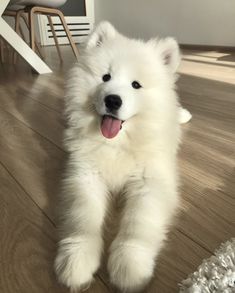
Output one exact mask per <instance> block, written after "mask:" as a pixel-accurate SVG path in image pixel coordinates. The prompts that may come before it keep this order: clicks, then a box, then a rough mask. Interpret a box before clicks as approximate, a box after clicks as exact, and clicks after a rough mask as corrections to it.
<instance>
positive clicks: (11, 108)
mask: <svg viewBox="0 0 235 293" xmlns="http://www.w3.org/2000/svg"><path fill="white" fill-rule="evenodd" d="M36 82H37V81H35V83H36ZM19 84H20V85H21V86H22V84H21V83H17V85H12V86H11V87H4V88H2V89H1V94H0V107H1V108H3V109H4V110H6V111H7V112H9V113H11V114H12V115H13V116H14V117H16V118H17V119H18V120H20V121H21V122H23V123H24V124H26V125H27V126H28V127H30V128H32V129H33V130H35V131H36V132H38V133H40V134H41V135H42V136H44V137H46V138H47V139H48V140H49V141H51V142H53V143H54V144H56V145H57V146H59V147H60V148H63V146H62V134H63V130H64V125H65V122H64V121H63V119H62V115H61V114H59V113H58V112H56V111H53V110H51V109H50V108H48V107H45V106H44V105H43V104H41V103H39V102H37V101H36V100H35V99H31V98H30V97H31V96H33V95H34V94H35V93H34V94H33V93H32V89H31V88H30V87H27V88H24V87H23V88H21V89H20V88H19ZM41 86H43V85H41ZM47 98H49V99H50V96H49V97H48V96H47ZM61 109H62V106H61ZM49 125H50V127H48V126H49Z"/></svg>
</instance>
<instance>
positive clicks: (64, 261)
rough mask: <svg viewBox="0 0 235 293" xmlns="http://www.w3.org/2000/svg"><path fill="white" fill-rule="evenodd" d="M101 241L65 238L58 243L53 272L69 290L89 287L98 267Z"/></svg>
mask: <svg viewBox="0 0 235 293" xmlns="http://www.w3.org/2000/svg"><path fill="white" fill-rule="evenodd" d="M101 245H102V241H101V239H97V238H95V239H94V238H92V239H88V240H87V239H78V238H66V239H64V240H62V241H60V243H59V249H58V253H57V256H56V259H55V271H56V274H57V277H58V280H59V282H61V283H62V284H64V285H66V286H67V287H69V288H70V289H71V290H74V291H76V290H79V289H84V288H85V287H89V285H90V283H91V282H92V279H93V275H94V273H95V272H96V271H97V269H98V268H99V265H100V255H101Z"/></svg>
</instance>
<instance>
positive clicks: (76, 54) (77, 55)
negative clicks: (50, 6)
mask: <svg viewBox="0 0 235 293" xmlns="http://www.w3.org/2000/svg"><path fill="white" fill-rule="evenodd" d="M58 16H59V18H60V21H61V23H62V25H63V27H64V30H65V33H66V35H67V38H68V40H69V43H70V46H71V47H72V50H73V53H74V55H75V57H76V58H77V59H78V57H79V53H78V49H77V47H76V45H75V43H74V41H73V39H72V36H71V33H70V31H69V28H68V26H67V23H66V21H65V19H64V15H63V13H62V12H61V11H59V10H58Z"/></svg>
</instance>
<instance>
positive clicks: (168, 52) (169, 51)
mask: <svg viewBox="0 0 235 293" xmlns="http://www.w3.org/2000/svg"><path fill="white" fill-rule="evenodd" d="M155 42H156V43H157V44H156V46H157V50H158V52H159V53H160V57H161V58H162V60H163V62H164V64H165V65H166V66H167V67H168V69H169V71H170V72H171V73H175V72H176V70H177V68H178V66H179V64H180V59H181V55H180V50H179V45H178V43H177V42H176V40H175V39H173V38H166V39H161V40H157V41H156V40H155Z"/></svg>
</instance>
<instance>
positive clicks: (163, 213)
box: [108, 178, 178, 292]
mask: <svg viewBox="0 0 235 293" xmlns="http://www.w3.org/2000/svg"><path fill="white" fill-rule="evenodd" d="M125 194H126V197H127V202H126V206H125V208H124V213H123V217H122V220H121V226H120V231H119V233H118V235H117V237H116V239H115V240H114V242H113V243H112V245H111V248H110V257H109V261H108V270H109V274H110V278H111V282H112V283H113V284H114V285H116V286H117V287H119V288H120V289H121V291H122V292H126V291H129V290H130V291H135V290H139V289H142V287H143V286H144V285H145V284H146V282H147V281H149V279H150V278H151V276H152V274H153V270H154V265H155V258H156V256H157V254H158V252H159V250H160V249H161V247H162V244H163V240H164V239H165V235H166V231H167V226H168V224H169V221H170V218H171V216H172V212H173V210H174V209H175V208H176V206H177V204H178V198H177V195H176V192H174V191H171V194H170V192H169V188H166V187H164V184H163V183H162V182H156V181H155V180H152V179H146V178H145V179H144V178H141V179H139V180H138V181H136V182H131V184H130V186H129V187H128V188H127V190H126V191H125Z"/></svg>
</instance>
